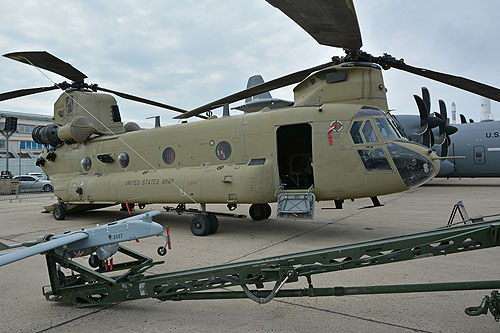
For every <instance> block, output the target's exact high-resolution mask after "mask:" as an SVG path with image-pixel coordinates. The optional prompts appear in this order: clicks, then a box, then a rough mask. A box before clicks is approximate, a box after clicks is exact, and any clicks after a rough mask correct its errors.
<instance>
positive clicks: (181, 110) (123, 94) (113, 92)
mask: <svg viewBox="0 0 500 333" xmlns="http://www.w3.org/2000/svg"><path fill="white" fill-rule="evenodd" d="M94 87H95V89H97V90H101V91H105V92H109V93H112V94H115V95H117V96H120V97H122V98H125V99H129V100H132V101H136V102H140V103H144V104H149V105H153V106H157V107H159V108H163V109H167V110H172V111H175V112H180V113H187V112H188V111H187V110H183V109H180V108H178V107H175V106H172V105H168V104H163V103H160V102H156V101H152V100H149V99H146V98H142V97H138V96H134V95H129V94H125V93H122V92H119V91H116V90H111V89H106V88H102V87H99V86H94ZM197 117H199V118H202V119H207V117H205V116H197Z"/></svg>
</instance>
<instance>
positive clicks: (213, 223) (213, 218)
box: [207, 213, 219, 234]
mask: <svg viewBox="0 0 500 333" xmlns="http://www.w3.org/2000/svg"><path fill="white" fill-rule="evenodd" d="M207 216H208V219H209V220H210V229H209V230H208V233H209V234H215V233H216V232H217V229H219V219H217V215H215V214H214V213H208V215H207Z"/></svg>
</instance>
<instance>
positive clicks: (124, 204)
mask: <svg viewBox="0 0 500 333" xmlns="http://www.w3.org/2000/svg"><path fill="white" fill-rule="evenodd" d="M121 207H122V208H121V209H120V210H123V211H124V212H128V209H127V203H126V202H124V203H122V204H121ZM128 207H129V208H130V211H133V210H134V207H135V203H130V202H129V203H128Z"/></svg>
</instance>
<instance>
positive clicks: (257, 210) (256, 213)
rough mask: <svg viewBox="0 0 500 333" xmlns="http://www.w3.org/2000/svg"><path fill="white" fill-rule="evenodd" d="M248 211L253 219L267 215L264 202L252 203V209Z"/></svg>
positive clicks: (257, 219)
mask: <svg viewBox="0 0 500 333" xmlns="http://www.w3.org/2000/svg"><path fill="white" fill-rule="evenodd" d="M248 213H249V214H250V217H251V218H252V220H254V221H260V220H262V219H264V216H265V215H266V209H265V208H264V206H263V205H262V204H252V205H251V206H250V209H249V210H248Z"/></svg>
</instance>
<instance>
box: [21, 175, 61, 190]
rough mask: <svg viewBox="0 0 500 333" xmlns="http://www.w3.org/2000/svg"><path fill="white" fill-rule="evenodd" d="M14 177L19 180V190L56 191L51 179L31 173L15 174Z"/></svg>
mask: <svg viewBox="0 0 500 333" xmlns="http://www.w3.org/2000/svg"><path fill="white" fill-rule="evenodd" d="M13 179H17V180H19V192H40V191H44V192H52V191H54V187H52V183H51V182H50V180H44V179H40V178H38V177H35V176H30V175H21V176H15V177H14V178H13Z"/></svg>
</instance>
